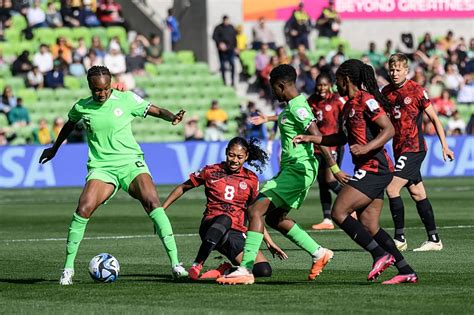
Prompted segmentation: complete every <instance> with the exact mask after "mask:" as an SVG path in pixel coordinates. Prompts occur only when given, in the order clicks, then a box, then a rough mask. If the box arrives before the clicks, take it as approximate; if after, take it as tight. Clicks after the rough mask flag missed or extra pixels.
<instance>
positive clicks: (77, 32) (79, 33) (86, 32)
mask: <svg viewBox="0 0 474 315" xmlns="http://www.w3.org/2000/svg"><path fill="white" fill-rule="evenodd" d="M81 37H82V38H84V41H85V44H86V45H87V47H89V46H90V44H91V39H92V32H91V30H90V29H89V28H87V27H74V28H73V29H72V39H73V40H74V41H76V42H77V41H78V40H79V38H81Z"/></svg>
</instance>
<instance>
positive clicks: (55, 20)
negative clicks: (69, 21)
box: [46, 2, 63, 28]
mask: <svg viewBox="0 0 474 315" xmlns="http://www.w3.org/2000/svg"><path fill="white" fill-rule="evenodd" d="M46 24H48V26H49V27H52V28H56V27H63V18H62V16H61V13H59V12H58V10H56V4H55V3H54V2H48V8H47V9H46Z"/></svg>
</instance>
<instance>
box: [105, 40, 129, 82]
mask: <svg viewBox="0 0 474 315" xmlns="http://www.w3.org/2000/svg"><path fill="white" fill-rule="evenodd" d="M104 65H105V66H106V67H107V68H109V70H110V73H111V74H112V75H117V74H121V73H125V72H126V71H127V65H126V62H125V56H124V54H123V53H122V52H121V49H120V46H119V45H118V44H117V43H113V42H112V43H111V44H110V48H109V53H108V54H106V55H105V57H104Z"/></svg>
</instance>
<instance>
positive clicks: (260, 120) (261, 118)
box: [249, 113, 268, 126]
mask: <svg viewBox="0 0 474 315" xmlns="http://www.w3.org/2000/svg"><path fill="white" fill-rule="evenodd" d="M249 121H250V123H251V124H252V125H255V126H259V125H261V124H264V123H266V122H267V121H268V118H267V116H265V115H264V114H262V113H259V114H258V116H254V117H250V118H249Z"/></svg>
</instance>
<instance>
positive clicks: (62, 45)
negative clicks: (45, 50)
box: [51, 36, 73, 64]
mask: <svg viewBox="0 0 474 315" xmlns="http://www.w3.org/2000/svg"><path fill="white" fill-rule="evenodd" d="M72 49H73V47H72V44H71V43H69V42H68V41H67V40H66V38H65V37H64V36H60V37H58V38H57V39H56V44H54V45H52V46H51V54H52V55H53V58H58V57H59V52H60V51H61V52H62V58H63V59H64V60H65V61H66V63H67V64H70V63H72Z"/></svg>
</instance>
